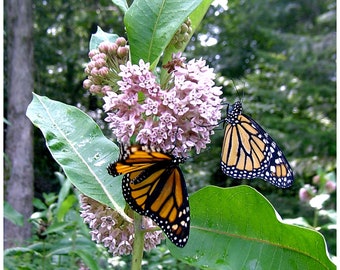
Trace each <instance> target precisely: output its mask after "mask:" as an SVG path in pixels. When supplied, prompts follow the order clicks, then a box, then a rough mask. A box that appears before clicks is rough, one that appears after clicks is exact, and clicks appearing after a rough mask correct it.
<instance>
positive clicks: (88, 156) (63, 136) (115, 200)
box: [27, 94, 127, 218]
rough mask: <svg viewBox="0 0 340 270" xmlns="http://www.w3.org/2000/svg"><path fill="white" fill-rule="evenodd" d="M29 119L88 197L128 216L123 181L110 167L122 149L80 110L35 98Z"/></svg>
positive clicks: (69, 177)
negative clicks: (111, 173)
mask: <svg viewBox="0 0 340 270" xmlns="http://www.w3.org/2000/svg"><path fill="white" fill-rule="evenodd" d="M27 116H28V118H29V119H30V120H31V121H32V123H33V124H34V125H35V126H37V127H38V128H39V129H40V130H41V131H42V133H43V135H44V137H45V139H46V144H47V147H48V149H49V150H50V152H51V154H52V156H53V157H54V159H55V160H56V161H57V162H58V163H59V165H60V166H61V167H62V168H63V170H64V172H65V174H66V176H67V178H68V179H69V180H70V181H71V182H72V184H73V185H75V186H76V187H77V188H78V189H79V190H80V191H81V192H82V193H84V194H85V195H87V196H89V197H91V198H93V199H95V200H97V201H99V202H101V203H103V204H105V205H109V206H111V207H113V208H115V209H116V210H117V211H119V212H120V213H121V214H122V215H124V216H125V217H126V218H127V216H126V215H125V214H124V211H123V209H124V206H125V201H124V198H123V196H122V191H121V177H116V178H113V177H112V176H110V175H109V174H108V173H107V170H106V168H107V166H108V165H109V163H111V162H114V161H115V160H117V158H118V154H119V150H118V147H117V146H116V145H115V144H114V143H113V142H111V141H110V140H108V139H107V138H106V137H105V136H104V135H103V133H102V131H101V130H100V128H99V127H98V125H97V124H96V123H95V122H94V121H93V120H92V119H91V118H90V117H89V116H88V115H87V114H85V113H84V112H82V111H81V110H79V109H77V108H76V107H73V106H69V105H66V104H64V103H61V102H57V101H54V100H50V99H48V98H47V97H41V96H38V95H36V94H34V97H33V101H32V102H31V104H30V105H29V106H28V109H27Z"/></svg>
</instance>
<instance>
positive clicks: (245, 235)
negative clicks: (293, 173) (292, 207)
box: [168, 186, 335, 270]
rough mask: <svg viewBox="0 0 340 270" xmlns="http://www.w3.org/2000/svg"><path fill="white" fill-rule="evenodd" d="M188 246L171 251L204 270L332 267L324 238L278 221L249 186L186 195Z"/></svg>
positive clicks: (212, 188) (268, 205)
mask: <svg viewBox="0 0 340 270" xmlns="http://www.w3.org/2000/svg"><path fill="white" fill-rule="evenodd" d="M190 210H191V230H190V237H189V241H188V244H187V245H186V246H185V247H184V248H183V249H179V248H176V247H175V246H173V245H171V244H169V243H168V246H169V248H170V251H171V253H172V254H173V255H174V256H175V257H177V258H179V259H181V260H183V261H186V262H188V263H189V264H191V265H194V266H198V267H201V268H207V269H315V270H320V269H335V265H334V264H333V263H332V262H331V260H330V259H329V257H328V255H327V254H328V253H327V250H326V245H325V240H324V238H323V236H322V235H321V234H320V233H318V232H316V231H313V230H310V229H306V228H302V227H297V226H293V225H288V224H284V223H282V222H281V221H280V220H279V219H280V217H279V215H278V214H277V212H276V211H275V209H274V208H273V206H272V205H271V204H270V203H269V202H268V201H267V199H266V198H264V197H263V196H262V195H261V194H260V193H258V192H257V191H256V190H254V189H253V188H251V187H248V186H239V187H235V188H226V189H222V188H217V187H206V188H203V189H201V190H199V191H198V192H196V193H194V194H193V195H192V196H190Z"/></svg>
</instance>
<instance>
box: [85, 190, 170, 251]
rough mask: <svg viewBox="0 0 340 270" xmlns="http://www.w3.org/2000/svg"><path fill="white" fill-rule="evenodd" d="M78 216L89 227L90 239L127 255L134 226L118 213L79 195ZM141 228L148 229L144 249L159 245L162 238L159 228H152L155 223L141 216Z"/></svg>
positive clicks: (132, 237) (147, 249) (130, 248)
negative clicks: (79, 208)
mask: <svg viewBox="0 0 340 270" xmlns="http://www.w3.org/2000/svg"><path fill="white" fill-rule="evenodd" d="M80 207H81V209H82V210H81V214H80V216H81V217H82V218H83V219H84V222H85V223H87V224H88V226H89V228H90V229H91V231H90V234H91V236H92V241H95V242H96V243H98V244H99V243H101V244H103V245H104V246H105V247H106V248H108V250H109V252H111V253H112V254H113V255H116V256H121V255H129V254H131V252H132V246H133V241H134V239H135V235H134V226H133V224H132V223H129V222H127V221H125V220H124V219H123V218H122V217H121V216H120V214H119V213H118V212H117V211H115V210H113V209H111V208H110V207H108V206H105V205H103V204H101V203H99V202H97V201H95V200H93V199H91V198H90V197H87V196H85V195H80ZM143 228H145V229H146V230H148V229H149V230H150V231H148V232H146V233H145V235H144V250H146V251H149V250H151V249H152V248H155V247H156V245H159V244H160V243H161V241H162V240H163V239H165V238H164V235H163V234H162V231H161V230H156V231H155V230H153V229H154V228H155V225H154V223H153V221H152V220H151V219H149V218H147V217H143Z"/></svg>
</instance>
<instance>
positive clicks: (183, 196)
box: [108, 145, 190, 247]
mask: <svg viewBox="0 0 340 270" xmlns="http://www.w3.org/2000/svg"><path fill="white" fill-rule="evenodd" d="M182 162H184V159H183V158H175V157H173V156H172V155H170V154H167V153H163V152H161V151H159V150H154V149H150V148H149V147H147V146H140V145H137V146H131V147H123V148H121V155H120V158H119V160H118V161H117V162H115V163H112V164H110V165H109V167H108V172H109V174H111V175H113V176H117V175H120V174H124V177H123V180H122V189H123V196H124V198H125V200H126V202H127V203H128V204H129V206H130V207H131V208H132V209H133V210H134V211H136V212H138V213H140V214H141V215H145V216H148V217H150V218H151V219H152V220H153V221H154V222H156V223H157V225H158V226H159V227H160V228H161V229H162V230H163V231H164V232H165V234H166V235H167V237H168V238H169V239H170V240H171V242H173V243H174V244H175V245H177V246H179V247H183V246H184V245H185V244H186V242H187V241H188V238H189V230H190V210H189V200H188V192H187V189H186V184H185V180H184V176H183V173H182V171H181V170H180V168H179V166H178V164H179V163H182Z"/></svg>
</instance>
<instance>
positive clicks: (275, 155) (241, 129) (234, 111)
mask: <svg viewBox="0 0 340 270" xmlns="http://www.w3.org/2000/svg"><path fill="white" fill-rule="evenodd" d="M225 122H226V123H227V125H226V127H225V132H224V139H223V146H222V154H221V159H222V161H221V168H222V171H223V173H224V174H226V175H228V176H231V177H233V178H236V179H253V178H261V179H263V180H265V181H267V182H269V183H271V184H272V185H274V186H277V187H280V188H287V187H290V186H291V185H292V183H293V180H294V176H293V171H292V169H291V167H290V165H289V163H288V161H287V159H286V158H285V156H284V155H283V153H282V151H281V149H280V148H279V146H278V145H277V144H276V142H274V140H273V139H272V138H271V137H270V136H269V135H268V133H267V132H265V131H264V130H263V128H262V127H261V126H260V125H259V124H258V123H256V122H255V121H254V120H253V119H252V118H250V117H249V116H247V115H244V114H242V103H241V102H240V101H237V102H235V103H234V104H233V105H232V106H231V107H230V108H228V110H227V117H226V119H225Z"/></svg>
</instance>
